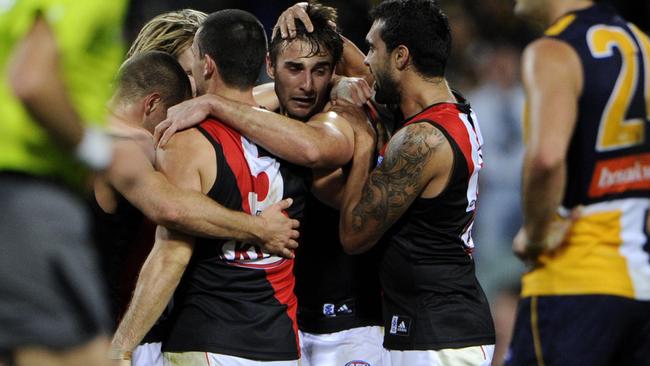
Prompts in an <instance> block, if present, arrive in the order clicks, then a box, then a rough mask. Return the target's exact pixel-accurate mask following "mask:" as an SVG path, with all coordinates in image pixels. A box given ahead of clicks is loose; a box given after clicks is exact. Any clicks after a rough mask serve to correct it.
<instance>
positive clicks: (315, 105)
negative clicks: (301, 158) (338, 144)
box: [270, 39, 333, 121]
mask: <svg viewBox="0 0 650 366" xmlns="http://www.w3.org/2000/svg"><path fill="white" fill-rule="evenodd" d="M321 50H322V49H321ZM310 51H311V45H310V44H309V43H308V42H306V41H303V40H300V39H294V40H293V41H291V43H290V44H289V45H288V46H286V47H285V48H284V49H282V51H281V52H280V53H279V54H278V56H277V59H276V60H275V66H274V67H273V66H272V67H271V68H270V72H271V74H272V75H273V79H274V80H275V93H276V94H277V96H278V99H279V100H280V106H281V107H282V110H283V111H284V112H285V113H286V114H288V115H289V116H290V117H293V118H296V119H299V120H303V121H306V120H308V119H309V118H310V117H311V116H313V115H314V114H316V113H319V112H320V111H322V110H323V107H324V106H325V104H326V103H327V100H328V99H329V95H328V87H329V83H330V80H331V79H332V72H333V70H332V56H331V55H330V54H329V53H328V52H326V53H321V54H318V55H314V56H311V57H307V56H308V55H309V54H310Z"/></svg>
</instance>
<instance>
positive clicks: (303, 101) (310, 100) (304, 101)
mask: <svg viewBox="0 0 650 366" xmlns="http://www.w3.org/2000/svg"><path fill="white" fill-rule="evenodd" d="M291 100H292V101H293V102H294V103H295V104H296V105H297V106H299V107H311V106H313V105H314V102H315V101H316V98H315V97H293V98H291Z"/></svg>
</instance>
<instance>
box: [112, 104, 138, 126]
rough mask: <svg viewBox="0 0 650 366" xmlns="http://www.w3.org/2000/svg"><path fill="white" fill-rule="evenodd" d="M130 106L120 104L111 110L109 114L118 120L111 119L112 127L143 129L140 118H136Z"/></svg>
mask: <svg viewBox="0 0 650 366" xmlns="http://www.w3.org/2000/svg"><path fill="white" fill-rule="evenodd" d="M130 109H131V108H129V107H128V106H126V105H124V104H122V103H120V104H119V105H117V106H113V107H111V108H110V109H109V112H110V113H111V114H112V115H113V116H114V117H116V118H111V120H110V121H111V122H110V123H111V125H115V127H133V128H142V125H141V121H140V118H139V117H138V116H134V115H133V113H131V112H132V111H131V110H130Z"/></svg>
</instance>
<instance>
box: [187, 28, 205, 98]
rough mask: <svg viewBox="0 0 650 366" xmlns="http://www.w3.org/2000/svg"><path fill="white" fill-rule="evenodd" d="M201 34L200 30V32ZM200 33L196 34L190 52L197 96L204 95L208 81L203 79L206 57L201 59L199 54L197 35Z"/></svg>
mask: <svg viewBox="0 0 650 366" xmlns="http://www.w3.org/2000/svg"><path fill="white" fill-rule="evenodd" d="M199 32H200V30H199ZM199 32H196V35H195V36H194V42H192V47H190V50H191V52H192V67H191V69H192V77H193V79H194V85H195V86H196V95H203V94H205V91H206V89H207V85H206V80H205V78H204V77H203V68H204V64H205V56H204V57H201V56H200V52H199V46H198V43H197V35H198V34H199Z"/></svg>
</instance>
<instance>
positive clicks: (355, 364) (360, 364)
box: [345, 360, 372, 366]
mask: <svg viewBox="0 0 650 366" xmlns="http://www.w3.org/2000/svg"><path fill="white" fill-rule="evenodd" d="M345 366H372V365H370V364H369V363H368V362H366V361H361V360H354V361H350V362H348V363H346V364H345Z"/></svg>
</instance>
